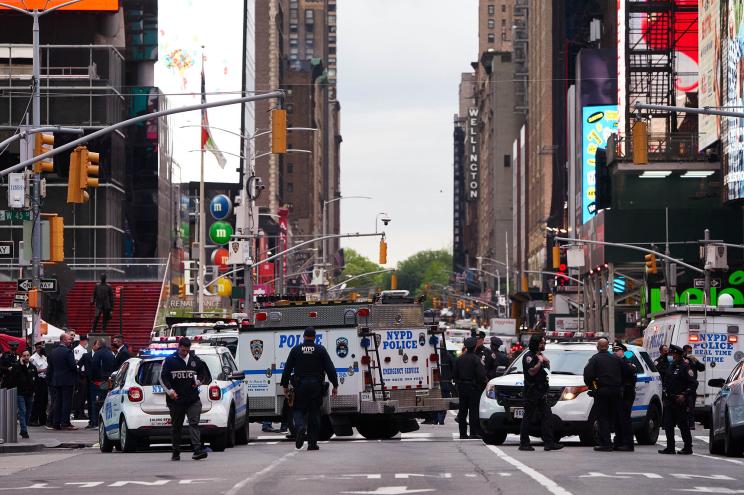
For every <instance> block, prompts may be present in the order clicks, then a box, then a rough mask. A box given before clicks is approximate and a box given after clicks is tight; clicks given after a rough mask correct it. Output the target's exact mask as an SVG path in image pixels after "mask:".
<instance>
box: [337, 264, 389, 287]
mask: <svg viewBox="0 0 744 495" xmlns="http://www.w3.org/2000/svg"><path fill="white" fill-rule="evenodd" d="M394 271H395V268H385V269H384V270H376V271H374V272H367V273H360V274H359V275H354V276H353V277H351V278H349V279H346V280H344V281H343V282H341V283H339V284H336V285H334V286H333V287H328V290H329V291H332V290H333V289H335V288H337V287H341V286H342V285H344V284H345V283H347V282H351V281H352V280H356V279H358V278H362V277H368V276H370V275H377V274H378V273H387V272H394Z"/></svg>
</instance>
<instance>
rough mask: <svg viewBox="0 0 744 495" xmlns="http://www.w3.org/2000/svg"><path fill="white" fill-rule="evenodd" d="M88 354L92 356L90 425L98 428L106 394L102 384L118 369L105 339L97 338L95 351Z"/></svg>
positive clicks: (89, 381)
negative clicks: (99, 414) (103, 398)
mask: <svg viewBox="0 0 744 495" xmlns="http://www.w3.org/2000/svg"><path fill="white" fill-rule="evenodd" d="M88 356H90V366H88V383H89V385H88V390H89V397H88V416H89V420H88V425H89V426H90V427H91V428H96V427H98V413H99V411H100V407H101V401H102V396H103V395H105V394H104V393H103V390H102V389H101V386H102V385H103V384H104V383H106V382H107V381H108V379H109V377H110V376H111V373H113V372H114V371H115V370H116V358H115V357H114V353H113V352H111V349H109V348H108V346H107V345H106V341H105V340H103V339H96V340H95V342H93V353H92V354H88Z"/></svg>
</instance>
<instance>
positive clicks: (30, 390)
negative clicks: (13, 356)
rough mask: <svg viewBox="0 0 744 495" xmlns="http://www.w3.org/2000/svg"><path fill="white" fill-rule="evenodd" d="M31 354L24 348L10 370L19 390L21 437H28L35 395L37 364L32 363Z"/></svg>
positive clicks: (11, 378) (14, 384)
mask: <svg viewBox="0 0 744 495" xmlns="http://www.w3.org/2000/svg"><path fill="white" fill-rule="evenodd" d="M30 359H31V354H30V353H29V352H28V350H24V351H23V353H22V354H21V359H20V360H19V361H17V362H16V363H15V364H14V365H13V367H12V368H11V371H10V381H11V384H12V386H13V387H14V388H15V389H16V390H17V391H18V392H17V395H16V403H17V404H18V423H20V425H21V438H28V420H29V418H30V417H31V404H32V401H33V397H34V381H35V380H36V366H34V365H33V364H31V363H30Z"/></svg>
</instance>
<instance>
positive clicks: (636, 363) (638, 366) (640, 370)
mask: <svg viewBox="0 0 744 495" xmlns="http://www.w3.org/2000/svg"><path fill="white" fill-rule="evenodd" d="M630 363H631V364H632V365H633V366H635V369H636V375H642V374H644V373H645V370H644V369H643V366H641V362H640V361H639V360H638V358H637V357H636V355H635V354H633V357H632V358H630Z"/></svg>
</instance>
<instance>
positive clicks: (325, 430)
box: [318, 415, 333, 442]
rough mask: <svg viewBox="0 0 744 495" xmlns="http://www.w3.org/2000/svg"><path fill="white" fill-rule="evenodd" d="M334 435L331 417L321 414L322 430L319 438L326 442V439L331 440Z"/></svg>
mask: <svg viewBox="0 0 744 495" xmlns="http://www.w3.org/2000/svg"><path fill="white" fill-rule="evenodd" d="M332 436H333V425H332V424H331V418H329V417H328V416H327V415H326V416H321V418H320V431H319V432H318V440H320V441H321V442H325V441H326V440H330V439H331V437H332Z"/></svg>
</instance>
